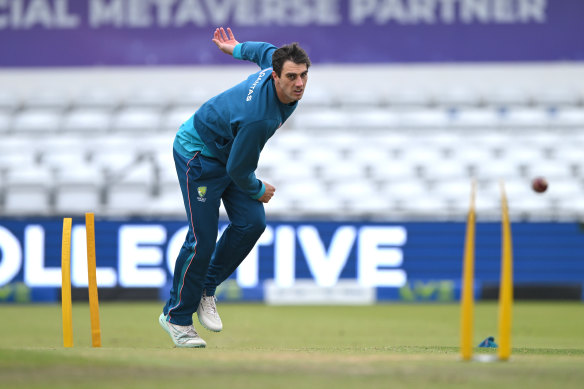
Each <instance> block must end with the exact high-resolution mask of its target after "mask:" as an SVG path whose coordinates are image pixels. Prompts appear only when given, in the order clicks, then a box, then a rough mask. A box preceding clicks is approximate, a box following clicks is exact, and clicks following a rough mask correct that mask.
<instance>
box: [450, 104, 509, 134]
mask: <svg viewBox="0 0 584 389" xmlns="http://www.w3.org/2000/svg"><path fill="white" fill-rule="evenodd" d="M501 121H502V116H501V114H500V112H499V110H498V109H496V108H494V107H487V108H461V109H459V110H457V111H455V112H454V113H453V116H452V122H451V126H453V127H455V128H460V129H477V128H480V129H494V128H499V127H500V125H501Z"/></svg>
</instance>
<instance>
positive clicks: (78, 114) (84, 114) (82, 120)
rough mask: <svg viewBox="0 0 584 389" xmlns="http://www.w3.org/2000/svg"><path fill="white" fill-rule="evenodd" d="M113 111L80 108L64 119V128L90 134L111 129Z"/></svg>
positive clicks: (64, 129) (68, 130)
mask: <svg viewBox="0 0 584 389" xmlns="http://www.w3.org/2000/svg"><path fill="white" fill-rule="evenodd" d="M111 115H112V113H111V111H110V110H108V109H103V108H79V109H74V110H72V111H71V112H69V113H67V114H66V115H65V116H64V119H63V125H62V129H63V131H67V132H75V131H78V132H81V133H86V134H90V135H91V136H94V135H96V133H103V132H106V131H108V130H109V128H110V124H111Z"/></svg>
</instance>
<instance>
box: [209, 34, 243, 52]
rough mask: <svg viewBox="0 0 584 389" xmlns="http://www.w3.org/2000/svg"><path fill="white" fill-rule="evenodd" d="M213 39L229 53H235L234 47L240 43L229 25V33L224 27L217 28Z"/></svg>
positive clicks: (221, 48) (223, 50) (220, 47)
mask: <svg viewBox="0 0 584 389" xmlns="http://www.w3.org/2000/svg"><path fill="white" fill-rule="evenodd" d="M212 40H213V43H215V44H216V45H217V47H219V50H221V51H222V52H224V53H225V54H229V55H233V49H234V48H235V46H236V45H237V44H238V43H239V42H238V41H236V40H235V37H234V36H233V32H231V29H230V28H229V27H227V33H225V30H224V29H223V27H221V28H216V29H215V33H214V34H213V39H212Z"/></svg>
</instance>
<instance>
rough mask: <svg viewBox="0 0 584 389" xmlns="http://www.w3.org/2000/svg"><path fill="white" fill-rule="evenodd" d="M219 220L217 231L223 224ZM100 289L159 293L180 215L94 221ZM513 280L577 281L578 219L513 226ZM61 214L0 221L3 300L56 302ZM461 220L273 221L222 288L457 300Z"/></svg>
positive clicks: (581, 251)
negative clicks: (363, 291)
mask: <svg viewBox="0 0 584 389" xmlns="http://www.w3.org/2000/svg"><path fill="white" fill-rule="evenodd" d="M224 227H225V225H223V226H222V227H221V228H224ZM95 230H96V243H97V244H96V251H97V281H98V286H99V288H100V290H102V291H104V290H107V289H114V288H122V289H123V288H151V289H160V291H161V294H160V297H161V298H166V296H167V295H168V291H169V284H170V282H171V280H172V274H173V270H174V262H175V260H176V256H177V254H178V251H179V249H180V247H181V245H182V243H183V240H184V238H185V235H186V231H187V226H186V224H185V223H184V222H182V221H180V222H179V221H174V222H173V221H164V222H154V221H141V220H132V221H111V220H97V221H96V226H95ZM512 233H513V249H514V256H515V269H514V280H515V284H516V285H521V284H542V285H544V284H572V285H581V284H582V283H583V280H584V260H583V259H584V231H583V230H582V229H581V227H580V225H578V224H577V223H514V224H513V226H512ZM61 234H62V221H61V220H60V219H48V220H47V219H39V220H33V219H30V220H0V302H1V301H17V302H24V301H43V300H45V301H57V299H58V292H59V288H60V286H61V270H60V261H61ZM464 234H465V224H464V223H460V222H452V223H445V222H444V223H437V222H435V223H430V222H428V223H355V222H346V223H343V222H319V221H314V222H302V223H300V222H270V223H268V226H267V228H266V230H265V232H264V234H263V235H262V237H261V238H260V240H259V241H258V243H257V245H256V247H255V248H254V249H253V251H252V252H251V253H250V254H249V256H248V257H247V258H246V259H245V261H244V262H243V263H242V264H241V266H240V267H239V268H238V269H237V271H236V272H235V273H234V274H233V275H232V277H231V278H230V279H229V280H228V281H227V282H226V283H225V285H223V288H224V290H223V292H222V293H226V294H229V296H230V298H231V299H243V300H262V299H263V298H264V295H263V293H264V285H265V284H266V283H269V284H270V285H271V286H273V287H277V288H280V289H285V288H292V287H294V286H295V285H296V286H297V285H304V284H302V282H306V281H310V283H312V284H313V285H314V286H316V287H321V288H332V287H335V286H337V285H340V284H341V282H347V281H350V282H352V283H353V284H354V285H359V286H362V287H367V288H374V289H375V290H377V299H378V300H381V299H388V300H405V301H418V300H424V299H426V300H440V301H452V300H456V299H457V298H458V295H457V293H458V292H457V291H458V290H459V284H460V278H461V271H462V270H461V266H462V254H463V244H464ZM71 240H72V251H71V260H72V266H71V268H72V276H71V280H72V281H71V282H72V286H73V288H86V286H87V262H86V258H87V257H86V236H85V225H84V221H83V220H82V219H79V220H77V219H74V224H73V230H72V239H71ZM500 240H501V228H500V224H499V223H478V225H477V238H476V249H477V252H476V283H477V285H481V284H484V283H491V284H495V283H497V282H498V280H499V268H500V257H501V242H500Z"/></svg>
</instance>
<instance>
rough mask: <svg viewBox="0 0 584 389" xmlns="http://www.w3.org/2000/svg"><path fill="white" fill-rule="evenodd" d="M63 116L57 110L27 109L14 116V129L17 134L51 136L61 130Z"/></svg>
mask: <svg viewBox="0 0 584 389" xmlns="http://www.w3.org/2000/svg"><path fill="white" fill-rule="evenodd" d="M61 124H62V114H61V111H60V110H56V109H46V108H43V109H25V110H22V111H20V112H18V113H16V114H15V115H14V119H13V122H12V128H13V130H14V132H15V133H26V132H30V133H38V134H43V135H45V134H50V133H54V132H57V131H59V130H60V128H61Z"/></svg>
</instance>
